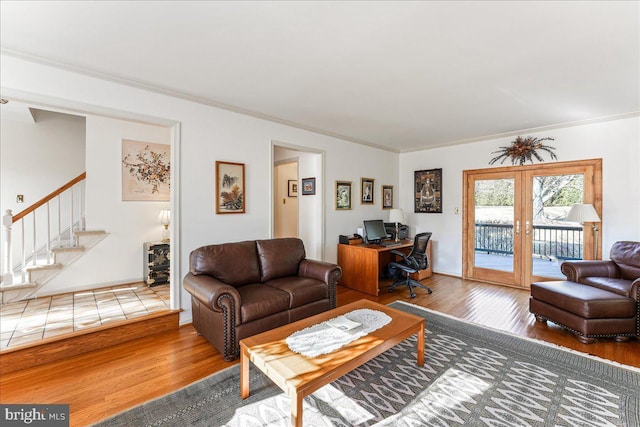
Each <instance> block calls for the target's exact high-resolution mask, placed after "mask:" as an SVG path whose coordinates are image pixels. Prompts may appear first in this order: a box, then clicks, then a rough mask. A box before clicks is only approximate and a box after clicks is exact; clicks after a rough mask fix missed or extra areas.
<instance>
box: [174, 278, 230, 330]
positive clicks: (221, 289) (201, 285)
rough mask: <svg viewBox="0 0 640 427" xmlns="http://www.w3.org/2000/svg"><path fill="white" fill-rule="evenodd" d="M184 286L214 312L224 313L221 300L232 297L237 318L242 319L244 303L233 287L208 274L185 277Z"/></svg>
mask: <svg viewBox="0 0 640 427" xmlns="http://www.w3.org/2000/svg"><path fill="white" fill-rule="evenodd" d="M182 284H183V286H184V288H185V290H186V291H187V292H189V293H190V294H191V295H192V296H193V297H194V298H196V299H197V300H198V301H200V302H201V303H202V304H204V305H205V306H207V307H208V308H210V309H211V310H213V311H217V312H222V311H223V310H224V307H222V306H221V305H220V298H221V297H223V296H227V298H228V297H230V298H231V300H232V301H233V305H234V308H233V310H234V312H235V318H236V319H238V320H239V319H241V317H240V306H241V304H242V301H241V299H240V294H239V293H238V290H237V289H236V288H234V287H233V286H231V285H227V284H226V283H224V282H221V281H220V280H218V279H216V278H214V277H211V276H207V275H206V274H199V275H197V276H196V275H194V274H192V273H189V274H187V275H186V276H185V277H184V280H183V281H182Z"/></svg>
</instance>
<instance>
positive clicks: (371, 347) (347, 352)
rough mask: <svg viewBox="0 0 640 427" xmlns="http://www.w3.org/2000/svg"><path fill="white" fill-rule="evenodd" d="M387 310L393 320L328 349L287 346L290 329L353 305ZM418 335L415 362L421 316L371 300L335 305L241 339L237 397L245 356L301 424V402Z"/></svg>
mask: <svg viewBox="0 0 640 427" xmlns="http://www.w3.org/2000/svg"><path fill="white" fill-rule="evenodd" d="M361 308H368V309H371V310H378V311H381V312H383V313H386V314H387V315H388V316H390V317H391V322H389V323H388V324H386V325H385V326H383V327H382V328H380V329H378V330H376V331H373V332H371V333H369V334H368V335H365V336H364V337H360V338H358V339H357V340H355V341H352V342H351V343H349V344H347V345H346V346H344V347H341V348H339V349H338V350H336V351H333V352H331V353H329V354H324V355H321V356H317V357H313V358H310V357H305V356H302V355H301V354H298V353H294V352H292V351H291V350H289V347H288V346H287V343H286V342H285V340H286V338H287V337H288V336H289V335H291V334H292V333H294V332H297V331H300V330H302V329H304V328H306V327H309V326H312V325H315V324H317V323H321V322H324V321H325V320H329V319H331V318H333V317H336V316H339V315H341V314H345V313H348V312H350V311H353V310H357V309H361ZM416 333H417V334H418V348H417V361H418V366H422V365H423V364H424V318H423V317H420V316H415V315H413V314H409V313H405V312H404V311H400V310H396V309H394V308H391V307H387V306H385V305H381V304H378V303H375V302H371V301H367V300H360V301H356V302H354V303H351V304H347V305H344V306H342V307H338V308H335V309H333V310H329V311H326V312H324V313H321V314H317V315H315V316H312V317H308V318H306V319H303V320H299V321H297V322H294V323H290V324H288V325H285V326H281V327H279V328H276V329H272V330H270V331H267V332H263V333H261V334H258V335H254V336H252V337H248V338H245V339H243V340H240V396H241V397H242V398H243V399H246V398H247V397H249V361H252V362H253V364H254V365H255V366H256V367H257V368H258V369H260V370H261V371H262V372H263V373H264V374H265V375H266V376H267V377H269V378H270V379H271V380H272V381H273V382H274V383H276V384H277V385H278V387H280V388H281V389H282V390H283V391H284V392H285V393H287V394H288V395H289V397H290V398H291V425H293V426H302V401H303V399H304V397H305V396H308V395H310V394H311V393H313V392H314V391H316V390H318V389H319V388H320V387H323V386H325V385H327V384H329V383H331V382H332V381H334V380H336V379H338V378H340V377H341V376H342V375H344V374H346V373H348V372H350V371H352V370H354V369H355V368H357V367H358V366H360V365H363V364H364V363H366V362H368V361H369V360H371V359H373V358H374V357H376V356H377V355H379V354H381V353H384V352H385V351H386V350H388V349H390V348H391V347H393V346H394V345H396V344H398V343H399V342H401V341H404V340H405V339H407V338H409V337H410V336H411V335H413V334H416Z"/></svg>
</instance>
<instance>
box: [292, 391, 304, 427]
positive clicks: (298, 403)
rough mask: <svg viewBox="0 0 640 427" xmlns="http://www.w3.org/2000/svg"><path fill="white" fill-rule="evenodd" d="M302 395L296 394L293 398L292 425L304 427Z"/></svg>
mask: <svg viewBox="0 0 640 427" xmlns="http://www.w3.org/2000/svg"><path fill="white" fill-rule="evenodd" d="M302 401H303V398H302V393H295V394H293V395H292V396H291V425H292V426H293V427H302Z"/></svg>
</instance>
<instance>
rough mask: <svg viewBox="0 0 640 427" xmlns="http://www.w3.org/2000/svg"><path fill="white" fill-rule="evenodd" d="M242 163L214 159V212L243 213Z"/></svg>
mask: <svg viewBox="0 0 640 427" xmlns="http://www.w3.org/2000/svg"><path fill="white" fill-rule="evenodd" d="M245 203H246V201H245V197H244V163H229V162H219V161H216V213H217V214H232V213H244V211H245Z"/></svg>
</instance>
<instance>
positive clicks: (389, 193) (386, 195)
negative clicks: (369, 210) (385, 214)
mask: <svg viewBox="0 0 640 427" xmlns="http://www.w3.org/2000/svg"><path fill="white" fill-rule="evenodd" d="M382 209H393V185H383V186H382Z"/></svg>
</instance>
